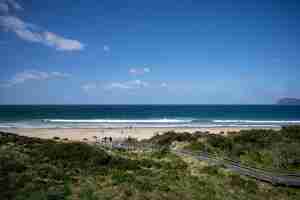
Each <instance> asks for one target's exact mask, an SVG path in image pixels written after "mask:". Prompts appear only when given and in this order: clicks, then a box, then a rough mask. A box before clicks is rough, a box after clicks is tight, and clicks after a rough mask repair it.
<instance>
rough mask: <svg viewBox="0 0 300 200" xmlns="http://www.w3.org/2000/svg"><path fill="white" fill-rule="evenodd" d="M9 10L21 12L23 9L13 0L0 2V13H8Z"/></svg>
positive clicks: (0, 0)
mask: <svg viewBox="0 0 300 200" xmlns="http://www.w3.org/2000/svg"><path fill="white" fill-rule="evenodd" d="M10 9H12V10H23V7H22V6H21V4H19V3H18V2H17V1H15V0H0V11H1V12H4V13H8V12H9V10H10Z"/></svg>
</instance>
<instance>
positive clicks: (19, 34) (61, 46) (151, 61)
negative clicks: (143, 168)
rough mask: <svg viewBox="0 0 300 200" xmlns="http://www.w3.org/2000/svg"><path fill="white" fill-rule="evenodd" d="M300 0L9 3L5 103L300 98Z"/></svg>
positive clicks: (3, 11)
mask: <svg viewBox="0 0 300 200" xmlns="http://www.w3.org/2000/svg"><path fill="white" fill-rule="evenodd" d="M299 10H300V5H299V3H297V1H289V0H286V1H283V0H281V1H279V0H273V1H271V0H260V1H241V0H239V1H238V0H235V1H234V0H231V1H217V0H210V1H202V0H197V1H196V0H181V1H175V0H172V1H171V0H163V1H158V0H152V1H146V0H122V1H119V0H104V1H103V0H78V1H71V0H64V1H58V0H52V1H39V0H0V70H1V73H0V104H270V103H274V102H276V100H278V99H279V98H282V97H298V98H299V97H300V90H299V85H300V70H299V69H300V68H299V67H300V60H299V52H300V51H299V50H300V47H299V44H300V43H299V35H300V24H299V21H300V12H299Z"/></svg>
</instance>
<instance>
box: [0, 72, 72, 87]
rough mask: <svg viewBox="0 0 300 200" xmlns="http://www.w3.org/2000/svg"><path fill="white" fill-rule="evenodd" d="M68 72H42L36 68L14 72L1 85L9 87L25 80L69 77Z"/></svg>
mask: <svg viewBox="0 0 300 200" xmlns="http://www.w3.org/2000/svg"><path fill="white" fill-rule="evenodd" d="M70 76H71V75H70V74H67V73H62V72H43V71H37V70H25V71H23V72H20V73H17V74H15V75H14V76H13V77H12V78H11V79H10V80H8V81H7V82H6V83H4V84H2V85H1V86H4V87H11V86H15V85H18V84H22V83H25V82H27V81H33V80H35V81H43V80H49V79H57V78H60V79H63V78H68V77H70Z"/></svg>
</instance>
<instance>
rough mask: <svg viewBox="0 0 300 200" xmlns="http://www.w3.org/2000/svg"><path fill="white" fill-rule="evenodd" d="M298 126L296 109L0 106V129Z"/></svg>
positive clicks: (265, 107)
mask: <svg viewBox="0 0 300 200" xmlns="http://www.w3.org/2000/svg"><path fill="white" fill-rule="evenodd" d="M288 124H299V125H300V106H281V105H1V106H0V128H112V127H199V128H210V127H280V126H283V125H288Z"/></svg>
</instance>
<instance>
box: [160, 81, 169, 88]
mask: <svg viewBox="0 0 300 200" xmlns="http://www.w3.org/2000/svg"><path fill="white" fill-rule="evenodd" d="M160 86H161V87H167V86H168V84H167V83H165V82H163V83H161V84H160Z"/></svg>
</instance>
